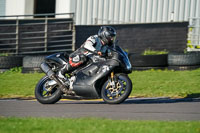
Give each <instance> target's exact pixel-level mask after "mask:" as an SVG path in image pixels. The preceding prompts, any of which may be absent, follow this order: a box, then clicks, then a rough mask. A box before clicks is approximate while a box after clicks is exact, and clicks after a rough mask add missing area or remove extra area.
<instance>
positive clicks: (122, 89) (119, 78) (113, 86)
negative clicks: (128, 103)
mask: <svg viewBox="0 0 200 133" xmlns="http://www.w3.org/2000/svg"><path fill="white" fill-rule="evenodd" d="M131 91H132V82H131V80H130V79H129V77H128V76H127V75H125V74H117V75H115V81H111V79H108V80H107V81H106V82H105V83H104V85H103V87H102V90H101V96H102V98H103V100H104V101H105V102H106V103H109V104H119V103H122V102H123V101H124V100H126V99H127V98H128V96H129V95H130V93H131Z"/></svg>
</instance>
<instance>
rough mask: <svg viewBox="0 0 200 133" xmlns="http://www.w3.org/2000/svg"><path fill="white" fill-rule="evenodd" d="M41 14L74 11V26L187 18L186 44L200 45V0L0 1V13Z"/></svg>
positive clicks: (177, 20) (169, 20) (0, 14)
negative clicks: (188, 23) (188, 24)
mask: <svg viewBox="0 0 200 133" xmlns="http://www.w3.org/2000/svg"><path fill="white" fill-rule="evenodd" d="M41 13H56V14H57V13H75V23H76V25H91V24H122V23H123V24H124V23H160V22H172V21H173V22H183V21H189V22H190V26H189V27H190V29H189V35H188V45H190V44H192V45H194V46H197V45H198V46H199V47H200V0H0V16H9V15H30V14H41ZM55 17H68V16H67V15H65V16H60V15H55ZM10 18H11V17H0V19H10ZM13 18H16V17H13ZM20 18H25V17H23V16H22V17H20ZM28 18H33V17H32V16H31V17H30V16H29V17H28Z"/></svg>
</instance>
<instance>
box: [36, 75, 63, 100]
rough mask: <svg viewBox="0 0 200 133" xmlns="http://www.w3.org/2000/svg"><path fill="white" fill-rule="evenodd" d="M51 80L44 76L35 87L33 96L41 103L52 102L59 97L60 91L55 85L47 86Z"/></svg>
mask: <svg viewBox="0 0 200 133" xmlns="http://www.w3.org/2000/svg"><path fill="white" fill-rule="evenodd" d="M51 81H52V80H51V79H49V78H48V77H47V76H44V77H43V78H42V79H41V80H40V81H39V82H38V84H37V85H36V87H35V98H36V99H37V100H38V102H40V103H42V104H54V103H56V102H57V101H59V100H60V99H61V95H62V91H61V90H60V89H59V88H57V87H58V86H57V85H52V86H49V85H48V82H51Z"/></svg>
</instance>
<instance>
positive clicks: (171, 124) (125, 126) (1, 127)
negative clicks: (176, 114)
mask: <svg viewBox="0 0 200 133" xmlns="http://www.w3.org/2000/svg"><path fill="white" fill-rule="evenodd" d="M0 132H2V133H13V132H15V133H23V132H27V133H55V132H56V133H63V132H65V133H118V132H120V133H122V132H124V133H132V132H136V133H200V121H128V120H109V119H101V118H78V119H69V118H4V117H0Z"/></svg>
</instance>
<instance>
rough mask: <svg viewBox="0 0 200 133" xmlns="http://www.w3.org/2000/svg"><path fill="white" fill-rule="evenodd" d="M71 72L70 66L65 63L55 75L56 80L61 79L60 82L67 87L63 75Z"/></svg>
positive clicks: (67, 83)
mask: <svg viewBox="0 0 200 133" xmlns="http://www.w3.org/2000/svg"><path fill="white" fill-rule="evenodd" d="M71 70H72V67H71V66H70V64H69V63H67V64H64V66H63V67H62V68H61V69H60V71H59V72H58V74H57V75H58V78H59V79H61V81H62V82H64V83H65V84H66V85H69V80H68V78H67V77H66V76H65V74H66V73H67V72H69V71H71Z"/></svg>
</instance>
